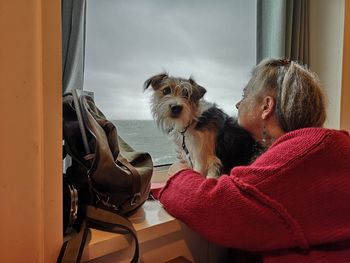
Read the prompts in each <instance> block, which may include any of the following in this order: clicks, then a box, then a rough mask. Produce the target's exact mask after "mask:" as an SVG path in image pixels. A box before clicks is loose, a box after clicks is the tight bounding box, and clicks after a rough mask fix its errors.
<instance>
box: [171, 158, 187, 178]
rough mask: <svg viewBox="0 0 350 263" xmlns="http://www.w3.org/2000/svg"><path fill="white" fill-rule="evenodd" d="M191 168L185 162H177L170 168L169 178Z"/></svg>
mask: <svg viewBox="0 0 350 263" xmlns="http://www.w3.org/2000/svg"><path fill="white" fill-rule="evenodd" d="M189 168H190V167H189V166H188V165H187V163H186V162H185V161H183V160H181V161H178V162H175V163H173V164H172V165H171V166H170V167H169V170H168V176H169V177H171V176H173V175H174V174H176V173H178V172H180V171H182V170H185V169H189Z"/></svg>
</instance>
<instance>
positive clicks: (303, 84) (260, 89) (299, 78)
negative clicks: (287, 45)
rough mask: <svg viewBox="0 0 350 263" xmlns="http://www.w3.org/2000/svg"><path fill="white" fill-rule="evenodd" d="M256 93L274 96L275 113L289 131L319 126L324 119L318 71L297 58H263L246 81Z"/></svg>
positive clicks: (324, 108)
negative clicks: (299, 61)
mask: <svg viewBox="0 0 350 263" xmlns="http://www.w3.org/2000/svg"><path fill="white" fill-rule="evenodd" d="M248 88H251V89H252V90H253V92H254V93H255V94H257V96H258V97H259V96H263V95H266V94H268V95H271V96H273V97H274V98H275V100H276V110H275V113H276V117H277V120H278V122H279V124H280V125H281V128H282V129H283V130H284V131H286V132H288V131H292V130H296V129H301V128H306V127H322V126H323V124H324V122H325V120H326V107H325V96H324V94H323V92H322V89H321V84H320V81H319V79H318V77H317V75H316V74H315V73H313V72H311V71H310V70H308V69H307V68H306V67H305V66H302V65H300V64H298V63H297V62H293V61H289V60H285V59H265V60H263V61H261V62H260V63H259V64H258V65H257V66H256V67H255V69H254V70H253V76H252V79H251V81H250V83H249V84H248Z"/></svg>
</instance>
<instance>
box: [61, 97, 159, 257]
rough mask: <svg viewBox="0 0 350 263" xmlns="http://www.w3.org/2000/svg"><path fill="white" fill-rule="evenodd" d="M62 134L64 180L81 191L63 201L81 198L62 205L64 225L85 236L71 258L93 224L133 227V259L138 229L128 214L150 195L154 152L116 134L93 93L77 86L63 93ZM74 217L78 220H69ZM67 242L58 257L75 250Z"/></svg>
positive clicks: (110, 227) (125, 230)
mask: <svg viewBox="0 0 350 263" xmlns="http://www.w3.org/2000/svg"><path fill="white" fill-rule="evenodd" d="M63 137H64V149H65V151H66V152H67V153H68V154H69V155H70V156H71V157H72V164H71V165H70V166H69V167H68V169H67V171H66V174H65V177H64V178H65V179H66V182H65V184H64V185H66V184H68V185H71V186H72V187H73V188H75V189H76V192H77V193H78V202H76V201H75V202H73V201H72V198H73V197H67V198H68V199H69V200H70V201H68V202H67V200H66V202H64V203H65V204H74V203H78V205H77V206H78V207H75V208H77V209H75V208H73V209H72V207H66V209H64V210H66V211H64V216H65V217H66V218H64V227H65V228H66V229H67V228H68V227H70V228H71V229H72V228H73V229H75V230H76V231H77V232H78V233H79V234H80V237H79V238H81V239H82V240H81V241H80V242H73V243H79V245H80V248H76V249H77V250H79V251H78V252H77V255H75V257H76V260H75V261H69V262H79V261H80V256H81V253H82V247H83V246H84V244H85V240H86V235H87V234H86V233H87V232H86V231H87V229H88V227H89V226H90V227H93V228H97V229H101V230H105V231H111V232H117V233H130V234H131V235H132V236H133V237H134V239H135V242H136V246H135V255H134V258H133V260H132V262H137V258H138V241H137V235H136V232H135V229H134V228H133V226H132V224H131V223H130V222H129V221H128V220H127V218H126V216H128V215H130V214H132V213H133V212H135V211H136V210H137V209H138V208H139V207H140V206H141V205H142V204H143V203H144V202H145V201H146V200H147V198H148V196H149V192H150V185H151V176H152V172H153V163H152V159H151V156H150V155H149V154H148V153H146V152H138V151H135V150H134V149H133V148H132V147H131V146H130V145H128V144H127V143H126V142H125V141H124V140H123V139H122V138H120V136H118V133H117V129H116V127H115V126H114V124H113V123H112V122H110V121H109V120H107V119H106V117H105V116H104V115H103V113H102V112H101V111H100V110H99V109H98V108H97V106H96V105H95V103H94V99H93V94H92V93H91V92H87V91H82V90H73V91H72V92H71V93H68V94H66V95H65V96H64V97H63ZM67 182H68V183H67ZM68 192H72V191H68ZM66 193H67V191H66ZM67 198H66V199H67ZM77 210H78V213H77ZM72 211H73V212H74V213H75V214H72ZM67 217H68V219H67ZM72 219H75V222H71V220H72ZM84 236H85V238H84ZM67 245H69V244H65V245H64V246H63V247H62V250H61V255H60V258H59V260H58V261H59V262H64V260H63V258H64V255H65V254H71V252H67ZM69 250H72V249H71V248H70V249H69ZM67 262H68V261H67Z"/></svg>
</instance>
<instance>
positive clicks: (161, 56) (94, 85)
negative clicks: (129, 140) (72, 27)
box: [84, 0, 256, 120]
mask: <svg viewBox="0 0 350 263" xmlns="http://www.w3.org/2000/svg"><path fill="white" fill-rule="evenodd" d="M255 10H256V0H216V1H211V0H88V2H87V22H86V51H85V52H86V53H85V57H86V61H85V84H84V89H85V90H89V91H94V93H95V101H96V103H97V105H98V107H99V108H100V109H101V111H102V112H103V113H104V114H105V115H106V116H107V117H108V118H110V119H115V120H118V119H125V120H128V119H134V120H135V119H137V120H146V119H152V115H151V113H150V92H148V91H146V92H144V91H143V83H144V82H145V81H146V80H147V79H148V78H149V77H151V76H153V75H156V74H159V73H162V72H167V73H169V75H172V76H176V77H182V78H189V77H190V76H192V77H193V78H194V80H195V81H196V82H197V83H198V84H200V85H201V86H203V87H205V88H206V90H207V93H206V94H205V96H204V98H205V99H206V100H208V101H211V102H215V103H216V104H217V105H218V106H219V107H220V108H222V109H223V110H224V111H226V112H227V113H228V114H230V115H235V114H236V109H235V107H234V106H235V104H236V102H237V101H239V100H240V98H241V96H242V90H243V88H244V86H245V85H246V83H247V81H248V79H249V76H250V72H251V69H252V68H253V66H254V65H255V58H256V55H255V54H256V51H255V43H256V29H255V28H256V11H255Z"/></svg>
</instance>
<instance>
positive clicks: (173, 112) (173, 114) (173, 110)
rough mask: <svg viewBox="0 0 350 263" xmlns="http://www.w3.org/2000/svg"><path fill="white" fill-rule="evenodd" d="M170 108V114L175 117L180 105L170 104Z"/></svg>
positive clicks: (180, 107)
mask: <svg viewBox="0 0 350 263" xmlns="http://www.w3.org/2000/svg"><path fill="white" fill-rule="evenodd" d="M170 110H171V115H172V116H173V117H176V116H178V115H179V114H180V113H181V111H182V106H181V105H172V106H170Z"/></svg>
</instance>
